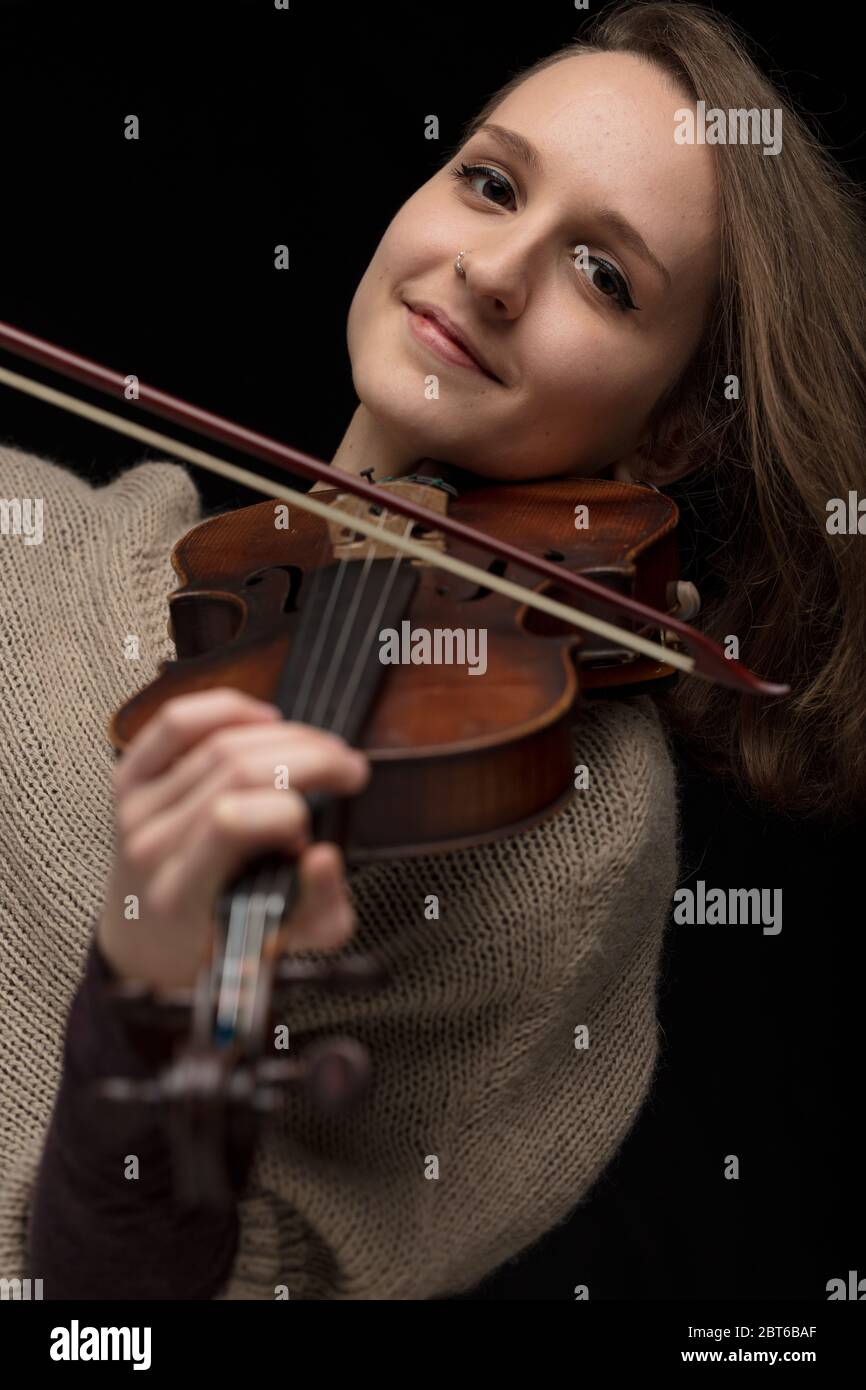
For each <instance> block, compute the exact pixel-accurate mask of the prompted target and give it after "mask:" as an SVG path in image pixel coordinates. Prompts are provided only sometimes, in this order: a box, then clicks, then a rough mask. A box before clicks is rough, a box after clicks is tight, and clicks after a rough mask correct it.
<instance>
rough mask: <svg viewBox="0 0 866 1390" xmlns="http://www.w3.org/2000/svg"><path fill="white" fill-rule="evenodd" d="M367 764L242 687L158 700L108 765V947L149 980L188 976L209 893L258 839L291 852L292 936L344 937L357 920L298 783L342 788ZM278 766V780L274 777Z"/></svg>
mask: <svg viewBox="0 0 866 1390" xmlns="http://www.w3.org/2000/svg"><path fill="white" fill-rule="evenodd" d="M285 769H287V770H288V778H287V779H286V776H285V771H284V770H285ZM369 771H370V769H369V763H368V761H367V759H366V758H365V757H364V755H363V754H362V753H359V752H357V751H354V750H353V749H351V748H350V747H349V745H348V744H347V743H346V742H345V741H344V740H343V739H341V738H338V737H337V736H336V735H335V734H329V733H325V732H323V731H321V730H319V729H315V728H312V727H310V726H309V725H306V724H297V723H287V722H286V721H285V720H284V719H283V718H282V716H281V715H280V713H279V711H278V710H277V709H276V707H275V706H273V705H267V704H263V703H262V702H261V701H259V700H255V699H253V698H252V697H251V696H249V695H243V694H241V693H240V692H239V691H236V690H230V689H219V690H208V691H203V692H202V693H200V694H195V695H181V696H178V697H177V698H176V699H174V700H169V701H167V702H166V704H165V705H164V706H163V708H162V709H161V710H160V711H159V713H158V714H157V715H155V716H154V718H153V719H152V720H151V721H150V722H149V723H148V724H147V725H145V727H144V728H143V729H142V730H141V731H140V732H139V733H138V734H137V735H136V737H135V738H134V739H133V740H132V741H131V743H130V744H129V747H128V748H127V749H126V751H125V753H124V754H123V756H122V758H121V759H120V762H119V763H118V765H117V767H116V769H115V774H114V792H115V813H116V826H117V845H116V853H115V860H114V864H113V867H112V871H111V875H110V878H109V882H108V889H107V893H106V900H105V906H104V910H103V913H102V917H101V919H100V922H99V926H98V928H97V940H98V943H99V946H100V949H101V951H102V953H103V955H104V956H105V958H106V960H107V961H108V962H109V964H110V965H111V966H112V968H113V969H114V970H115V971H116V972H117V974H119V975H120V976H121V977H123V978H126V979H135V980H140V981H142V982H144V983H146V984H148V985H149V986H150V987H151V988H152V989H155V990H159V989H173V988H179V987H183V986H190V985H192V984H193V983H194V981H195V979H196V976H197V974H198V970H199V967H200V966H201V964H202V963H203V961H205V960H206V959H207V953H208V948H209V944H210V939H211V934H212V926H213V915H214V905H215V902H216V899H217V896H218V894H219V892H220V891H221V889H222V888H223V887H224V886H225V884H226V883H227V882H229V881H230V880H231V878H232V877H233V876H234V875H235V874H236V873H237V872H238V871H239V870H240V869H241V868H242V867H243V865H244V864H245V863H246V862H247V861H248V860H250V859H253V858H255V857H256V856H257V855H258V854H261V853H265V852H267V851H268V850H282V851H284V852H285V853H286V854H287V855H289V856H291V857H293V858H298V861H299V864H298V867H299V876H300V893H299V898H298V902H297V905H296V908H295V910H294V912H293V913H292V916H291V919H290V921H289V923H288V927H289V935H290V943H291V947H292V948H293V949H295V950H298V951H323V950H335V949H337V948H338V947H340V946H342V945H343V944H344V943H345V942H346V941H347V940H348V938H349V937H350V936H351V934H352V932H353V931H354V928H355V919H354V913H353V911H352V908H351V905H350V902H349V897H348V893H347V890H346V884H345V879H344V876H343V868H344V866H343V859H342V855H341V853H340V851H339V849H338V848H337V846H336V845H331V844H321V843H320V844H310V842H309V824H308V820H309V818H308V814H307V807H306V804H305V802H304V800H303V797H302V796H301V795H300V793H302V792H313V791H325V792H333V793H335V794H337V795H341V796H345V795H350V794H351V793H354V792H359V791H361V789H362V788H363V787H364V786H365V785H366V783H367V780H368V777H369ZM281 778H282V784H283V785H285V782H286V780H287V781H288V789H283V790H278V789H277V788H278V786H279V785H280V779H281ZM130 902H133V904H134V903H137V908H138V916H137V917H135V916H134V915H130V910H129V905H130Z"/></svg>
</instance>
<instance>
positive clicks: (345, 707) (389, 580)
mask: <svg viewBox="0 0 866 1390" xmlns="http://www.w3.org/2000/svg"><path fill="white" fill-rule="evenodd" d="M412 525H413V523H412V522H411V521H407V522H406V526H405V528H404V529H405V532H406V534H408V533H409V531H410V530H411V529H412ZM382 530H383V533H384V530H385V517H384V515H383V517H382ZM385 544H387V542H385ZM379 545H380V542H379V541H378V540H377V541H375V542H373V543H372V544H370V545H369V546H368V550H367V555H366V558H365V560H364V565H363V569H362V572H361V575H360V577H359V579H358V582H357V584H356V586H355V593H354V594H353V595H352V607H351V610H350V611H349V612H348V613H347V614H346V618H345V621H344V623H343V628H342V631H341V633H340V635H339V638H338V639H337V642H336V644H335V646H334V653H333V656H332V658H331V664H330V667H329V669H328V672H327V675H326V677H325V681H324V683H323V687H322V691H321V694H320V697H319V701H318V704H317V706H316V711H315V718H314V723H319V724H321V721H322V719H323V718H324V713H325V710H326V709H327V707H328V702H329V701H330V698H331V692H332V691H333V688H334V683H335V682H336V679H337V676H338V674H339V671H340V665H341V663H342V660H343V654H344V652H345V650H346V647H347V645H348V642H349V638H350V636H352V634H353V632H354V629H355V619H356V614H357V611H358V607H359V605H360V602H361V598H362V596H363V594H364V592H365V590H366V588H367V586H368V583H369V577H370V572H371V568H372V564H373V559H374V557H375V555H376V552H377V549H378V547H379ZM401 560H402V556H401V555H400V553H399V552H397V553H396V554H395V555H393V556H392V558H391V564H390V566H389V568H388V571H387V573H386V575H385V577H384V579H383V581H382V584H381V585H380V589H379V594H378V598H377V602H376V607H375V608H374V610H373V613H372V615H371V617H370V620H369V622H368V624H367V629H366V632H365V633H364V635H363V636H362V637H361V639H360V641H359V643H358V648H357V651H356V653H355V661H354V664H353V666H352V669H351V671H350V673H349V676H348V678H347V680H346V685H345V689H344V691H343V696H342V699H341V702H340V705H339V707H338V710H337V713H336V715H335V716H334V717H333V718H332V720H331V722H330V724H329V725H328V728H329V729H330V730H331V731H332V732H333V733H337V734H341V733H342V731H343V729H344V728H345V725H346V721H347V719H348V716H349V710H350V709H351V706H352V701H353V700H354V698H355V695H356V693H357V690H358V686H359V685H360V682H361V677H362V676H363V673H364V670H365V667H366V664H367V659H368V656H369V653H370V650H371V649H372V646H373V642H374V640H375V632H376V629H377V628H378V626H379V623H380V622H381V619H382V613H383V612H384V609H385V605H386V603H387V602H388V598H389V595H390V593H391V590H392V588H393V587H394V580H395V578H396V574H397V569H398V567H399V565H400V562H401Z"/></svg>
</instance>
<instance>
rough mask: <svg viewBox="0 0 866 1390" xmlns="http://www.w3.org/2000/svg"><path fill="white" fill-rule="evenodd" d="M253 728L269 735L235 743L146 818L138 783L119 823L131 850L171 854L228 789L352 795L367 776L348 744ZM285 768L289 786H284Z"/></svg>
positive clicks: (143, 791)
mask: <svg viewBox="0 0 866 1390" xmlns="http://www.w3.org/2000/svg"><path fill="white" fill-rule="evenodd" d="M281 727H282V726H281ZM256 732H258V733H263V734H266V735H268V737H266V738H264V739H262V738H259V739H257V740H256V742H255V743H254V744H250V742H249V740H243V741H241V742H237V743H236V744H235V745H234V746H233V748H232V751H231V753H230V754H228V755H227V756H226V757H225V758H224V759H223V761H222V765H221V766H219V767H217V768H216V769H215V770H214V771H213V772H212V773H211V775H210V776H209V777H206V778H205V779H204V781H203V782H199V783H198V784H193V785H191V787H190V789H189V791H187V793H186V795H184V796H182V797H181V798H180V800H179V801H177V802H175V803H174V804H173V805H171V804H169V805H166V806H165V808H164V809H163V810H161V811H157V812H155V813H153V814H151V815H150V817H149V819H145V818H144V815H145V808H144V804H143V803H144V800H145V798H146V795H147V788H145V787H138V788H136V790H135V791H134V792H133V793H132V794H131V795H130V796H129V797H127V798H126V800H125V802H124V805H123V807H122V809H121V811H120V822H121V828H122V830H123V832H124V834H125V835H127V836H129V841H128V843H129V846H130V847H131V846H133V845H134V846H135V853H136V854H137V855H140V856H141V857H142V860H143V861H144V862H147V861H148V860H149V859H150V858H151V857H152V858H158V857H159V855H160V854H167V853H169V852H170V851H171V849H172V848H173V847H174V845H175V844H176V843H177V841H178V840H180V839H183V838H184V837H185V836H186V835H187V833H188V830H189V828H190V827H191V826H194V825H195V824H196V823H197V822H198V821H199V820H201V818H202V817H204V816H206V815H207V814H208V810H209V808H210V807H211V806H212V805H213V803H214V802H215V800H216V799H217V798H218V797H220V796H222V795H224V794H226V793H229V792H234V791H253V790H260V791H278V792H280V794H281V795H285V793H286V792H287V791H294V792H300V793H305V792H308V791H313V790H317V791H325V792H331V793H333V794H335V795H338V796H350V795H352V794H353V793H355V792H357V791H359V790H360V789H361V787H362V786H363V785H364V784H365V783H366V781H367V779H368V776H369V764H368V762H367V759H366V758H365V757H364V756H363V754H356V753H355V752H353V751H352V750H351V749H349V748H343V749H339V748H337V749H335V748H334V747H333V746H331V745H330V744H328V743H326V742H324V741H319V740H315V739H310V738H305V739H297V738H296V739H295V740H294V741H293V742H291V743H290V744H289V745H288V748H287V746H286V742H285V740H284V739H283V738H282V737H280V738H279V739H277V738H276V737H275V734H277V733H278V732H279V731H278V730H272V729H270V728H268V729H264V730H258V731H256ZM283 760H285V761H283ZM286 771H288V776H289V785H288V786H283V785H282V778H283V774H284V772H286ZM278 779H279V780H280V785H279V786H278V785H277V781H278Z"/></svg>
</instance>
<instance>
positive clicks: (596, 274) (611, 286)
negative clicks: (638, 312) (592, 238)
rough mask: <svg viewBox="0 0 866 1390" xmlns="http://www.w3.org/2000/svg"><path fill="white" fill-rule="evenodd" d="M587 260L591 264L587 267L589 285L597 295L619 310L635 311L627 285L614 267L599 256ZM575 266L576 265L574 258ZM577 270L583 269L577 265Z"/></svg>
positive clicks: (588, 257) (635, 306)
mask: <svg viewBox="0 0 866 1390" xmlns="http://www.w3.org/2000/svg"><path fill="white" fill-rule="evenodd" d="M587 260H588V261H590V262H591V264H590V266H589V280H590V284H591V285H592V286H593V288H594V289H596V290H598V292H599V294H601V295H604V298H605V299H612V300H613V301H614V303H615V304H618V305H619V307H620V309H636V308H637V307H638V306H637V305H636V304H634V303H633V302H632V297H631V294H630V293H629V288H628V285H627V284H626V282H625V280H624V279H623V277H622V275H621V274H620V272H619V271H618V270H617V268H616V266H615V265H611V264H610V261H605V260H602V258H601V256H587ZM575 265H577V258H576V257H575ZM596 268H597V269H596ZM577 269H578V270H582V269H583V267H582V266H580V265H577Z"/></svg>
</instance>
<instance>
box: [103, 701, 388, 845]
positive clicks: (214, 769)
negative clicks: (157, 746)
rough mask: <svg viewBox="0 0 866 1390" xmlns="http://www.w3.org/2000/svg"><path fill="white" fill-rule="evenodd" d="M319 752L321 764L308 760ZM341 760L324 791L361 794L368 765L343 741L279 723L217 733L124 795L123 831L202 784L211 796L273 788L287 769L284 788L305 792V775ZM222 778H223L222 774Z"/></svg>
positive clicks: (303, 726)
mask: <svg viewBox="0 0 866 1390" xmlns="http://www.w3.org/2000/svg"><path fill="white" fill-rule="evenodd" d="M313 748H316V749H319V750H320V755H319V756H320V759H321V761H319V762H315V760H314V759H312V758H311V757H310V752H309V750H310V749H313ZM328 756H330V758H331V759H332V760H339V759H345V761H344V764H343V765H344V766H345V769H346V779H345V781H341V780H339V779H338V780H336V781H334V782H333V783H329V782H328V781H327V773H325V774H323V775H324V776H325V778H326V780H325V781H323V782H322V783H321V785H322V788H323V790H333V791H335V792H339V793H344V794H345V795H350V794H351V793H352V792H354V791H358V790H360V788H361V786H363V785H364V782H363V781H357V782H353V781H352V776H353V771H354V776H355V778H356V779H358V778H361V777H362V776H363V777H364V779H366V777H368V776H369V764H368V762H367V759H366V758H365V757H364V755H363V754H362V753H357V752H355V750H352V749H350V748H349V745H348V744H347V743H346V742H345V740H344V739H341V738H339V737H338V736H337V735H334V734H330V733H327V732H325V731H323V730H320V729H314V728H311V727H310V726H309V725H307V724H297V723H290V722H282V723H279V724H278V725H272V724H270V723H266V724H253V725H249V726H246V727H238V726H236V725H233V726H230V727H228V728H224V729H219V730H217V731H216V732H214V733H211V734H209V735H208V736H207V737H206V738H204V739H202V740H201V741H200V742H199V743H197V744H195V746H194V747H193V748H191V749H190V750H189V751H188V752H186V753H185V754H184V755H183V756H182V757H180V758H178V759H177V760H176V761H175V762H174V764H173V765H172V766H171V767H170V768H168V769H167V770H166V771H165V772H164V773H163V774H162V775H161V776H158V777H154V778H152V779H151V780H150V781H148V782H144V783H141V784H140V785H138V786H136V787H134V788H133V789H132V790H131V791H129V792H128V793H127V795H126V796H125V798H124V805H123V808H122V824H123V828H124V829H125V830H126V831H127V832H129V831H131V830H134V829H136V828H137V827H138V826H139V825H140V824H141V823H142V822H143V821H145V820H147V819H148V818H150V817H152V816H155V815H157V814H158V813H159V812H162V811H165V810H167V809H168V808H169V807H171V806H175V805H179V803H180V802H181V800H182V798H183V797H185V796H187V795H188V794H189V793H190V792H191V791H194V790H198V789H199V788H201V787H203V786H204V785H207V786H208V787H209V788H210V792H211V794H212V795H214V794H216V793H217V792H219V791H221V790H227V789H228V788H229V787H231V786H253V785H260V786H263V787H264V786H274V785H275V779H276V777H277V771H278V769H283V768H286V769H289V768H291V772H290V774H289V785H291V786H294V785H297V787H298V790H300V791H305V790H308V789H310V788H311V787H312V786H313V785H314V783H313V782H311V781H309V777H310V776H314V775H315V774H316V770H317V768H318V767H323V768H324V767H325V759H326V757H328ZM221 774H226V775H221Z"/></svg>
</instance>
